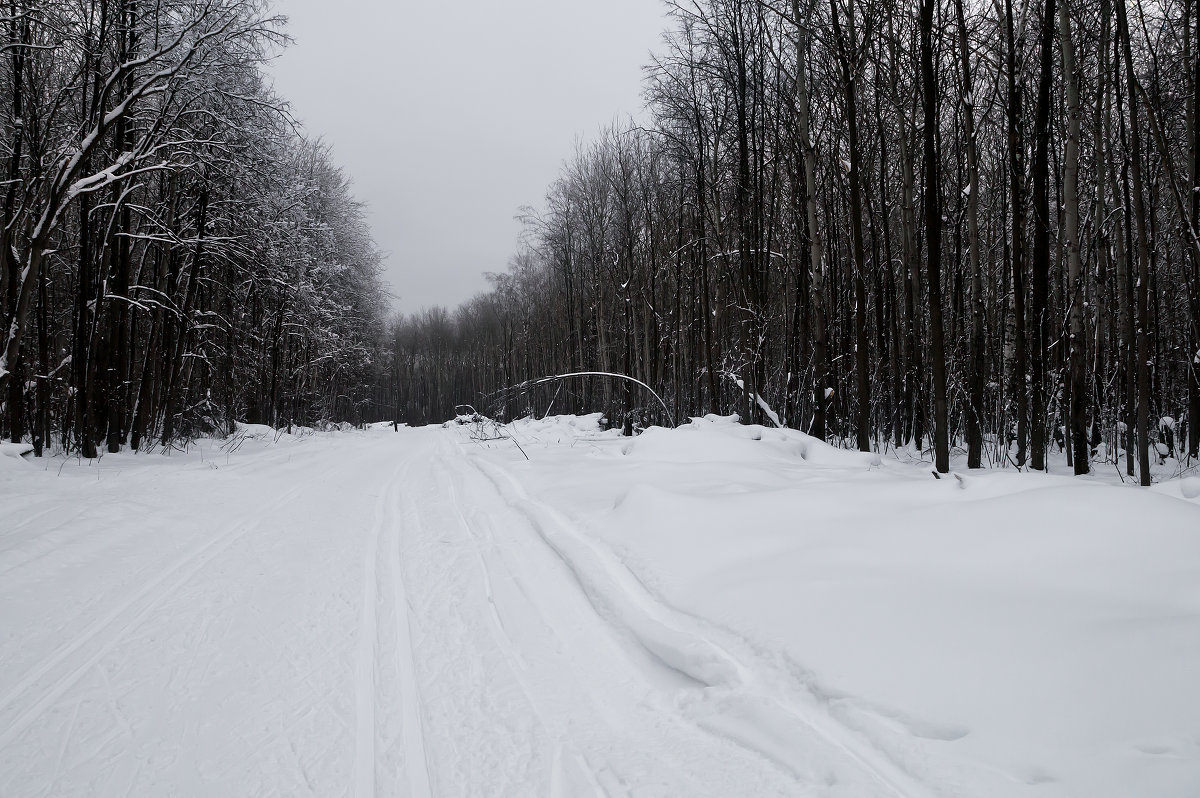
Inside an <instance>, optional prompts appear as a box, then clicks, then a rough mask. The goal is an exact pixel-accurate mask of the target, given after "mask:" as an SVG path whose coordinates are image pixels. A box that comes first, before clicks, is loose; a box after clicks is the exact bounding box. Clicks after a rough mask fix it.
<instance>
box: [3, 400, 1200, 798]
mask: <svg viewBox="0 0 1200 798" xmlns="http://www.w3.org/2000/svg"><path fill="white" fill-rule="evenodd" d="M600 419H601V416H600V415H599V414H593V415H590V416H580V417H574V416H562V417H551V418H546V419H528V420H523V421H520V422H517V423H515V424H509V425H504V426H502V427H500V426H497V429H498V430H499V431H500V432H501V433H502V434H501V435H490V434H489V435H487V436H483V435H477V434H473V429H472V428H473V426H474V425H473V424H463V425H458V424H450V425H447V426H446V427H443V426H441V425H438V426H434V427H428V428H420V429H409V428H404V427H402V428H401V429H400V430H399V431H398V432H397V431H394V430H393V429H392V427H391V425H390V424H380V425H371V426H370V427H369V428H368V429H367V430H365V431H348V430H343V431H338V432H327V433H326V432H314V431H311V430H307V431H304V432H303V434H295V435H287V434H286V433H281V432H279V431H276V430H273V429H271V428H269V427H266V428H260V427H257V426H251V425H239V427H238V429H237V431H236V434H235V436H233V437H232V438H230V439H229V440H225V441H220V440H202V441H199V442H198V443H197V444H196V445H194V446H192V447H189V448H188V449H187V450H186V451H172V452H170V453H169V456H163V455H162V454H152V455H134V454H120V455H106V456H105V457H103V458H101V459H100V460H99V461H94V462H90V463H89V462H88V461H80V460H75V459H66V460H64V459H61V458H58V459H47V460H30V459H24V458H9V457H0V507H2V508H3V511H2V514H0V795H6V796H7V795H20V796H39V795H47V796H48V795H53V796H71V795H101V796H104V795H126V794H133V795H168V794H186V795H222V796H224V795H247V796H249V795H263V794H285V795H304V794H312V795H322V796H324V795H347V794H353V795H404V796H426V795H455V796H457V795H479V796H508V795H529V796H638V797H639V798H640V797H641V796H731V795H753V796H772V795H777V796H796V795H814V796H834V797H836V796H846V797H850V796H853V797H854V798H859V797H860V796H865V797H867V798H870V797H871V796H945V797H946V798H949V797H950V796H967V795H969V796H981V797H982V798H990V797H991V796H1026V795H1028V796H1038V797H1039V798H1040V797H1041V796H1047V797H1052V798H1058V797H1060V796H1062V797H1064V798H1065V796H1080V795H1087V796H1095V797H1096V798H1105V797H1106V796H1112V798H1117V797H1118V796H1122V797H1123V796H1129V795H1147V796H1151V795H1152V796H1156V797H1158V796H1162V797H1164V798H1169V797H1171V796H1178V798H1184V796H1194V795H1196V794H1198V793H1200V726H1198V725H1197V721H1196V719H1197V718H1200V679H1197V678H1196V674H1197V673H1200V478H1197V477H1194V476H1189V477H1185V478H1183V479H1176V480H1167V481H1163V482H1161V483H1160V484H1157V485H1155V486H1154V487H1153V488H1152V489H1150V490H1143V489H1138V488H1134V487H1122V486H1119V485H1116V486H1114V485H1111V484H1105V483H1104V482H1103V481H1101V480H1098V479H1084V480H1079V479H1075V478H1071V477H1067V476H1046V475H1038V474H1018V473H1012V472H996V473H978V472H972V473H967V474H962V475H960V478H959V479H942V480H935V479H933V477H932V476H931V475H930V473H929V470H928V468H927V466H926V465H925V464H920V463H916V464H905V463H900V462H897V461H896V460H894V459H892V458H888V457H884V458H880V457H879V456H877V455H873V454H864V453H858V452H848V451H844V450H840V449H835V448H833V447H831V446H829V445H827V444H825V443H823V442H821V441H818V440H816V439H814V438H811V437H809V436H806V435H803V434H802V433H798V432H794V431H791V430H784V429H773V428H766V427H761V426H753V425H742V424H740V423H738V422H737V419H736V417H720V416H706V417H704V418H697V419H692V420H691V421H690V422H689V423H688V424H685V425H683V426H681V427H680V428H679V429H677V430H668V429H665V428H657V427H652V428H650V429H648V430H646V432H645V433H644V434H642V435H640V436H638V437H636V438H632V439H631V438H623V437H621V436H620V435H619V433H618V432H617V431H607V432H605V431H601V428H600ZM294 431H295V432H299V430H298V428H294ZM518 447H519V448H518ZM6 460H8V461H11V462H12V464H13V466H15V467H12V468H4V467H3V461H6Z"/></svg>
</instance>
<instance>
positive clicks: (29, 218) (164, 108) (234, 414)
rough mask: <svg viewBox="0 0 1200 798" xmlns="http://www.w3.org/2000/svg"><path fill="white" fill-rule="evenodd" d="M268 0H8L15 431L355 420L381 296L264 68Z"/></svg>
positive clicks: (165, 437) (145, 439) (4, 67)
mask: <svg viewBox="0 0 1200 798" xmlns="http://www.w3.org/2000/svg"><path fill="white" fill-rule="evenodd" d="M282 26H283V19H282V18H281V17H276V16H272V15H271V14H270V10H269V8H267V6H266V4H265V3H263V2H259V0H154V1H153V2H150V0H5V2H4V3H3V6H2V8H0V161H2V162H3V167H2V168H3V173H4V174H3V179H2V182H0V308H2V313H0V315H2V319H3V322H4V326H3V328H2V329H3V333H2V334H0V401H2V402H3V405H2V411H0V425H2V426H3V433H4V434H5V435H6V436H7V437H9V438H10V439H11V440H13V441H17V442H20V441H22V440H28V441H31V442H32V444H33V446H34V447H35V450H36V453H37V454H38V455H41V454H42V453H43V451H44V450H45V449H47V448H53V449H55V450H65V451H70V452H78V453H79V454H82V456H84V457H95V456H97V454H98V453H99V451H100V450H101V449H106V450H107V451H109V452H117V451H119V450H121V449H122V448H123V447H132V448H134V449H146V448H148V447H153V446H156V445H160V444H170V443H172V442H174V441H177V440H179V439H180V438H186V437H188V436H192V435H197V434H208V433H213V432H219V431H224V430H228V429H229V428H230V426H231V424H232V421H233V420H234V419H244V420H250V421H260V422H265V423H271V424H277V425H279V424H284V423H290V422H291V421H292V420H295V421H296V422H297V423H300V422H305V423H311V422H313V421H315V420H317V419H321V418H333V417H338V418H355V417H358V416H359V415H360V414H361V412H362V411H363V410H364V409H365V408H366V406H367V404H368V403H369V401H370V398H371V382H372V378H373V373H374V372H373V369H374V368H375V359H376V354H377V351H378V348H379V346H380V341H381V336H382V332H383V323H384V322H383V320H384V318H385V315H386V301H385V300H384V298H383V297H384V292H383V290H382V288H381V284H380V281H379V263H380V255H379V253H378V252H377V250H376V248H375V246H374V244H373V243H372V241H371V237H370V233H369V230H368V228H367V225H366V221H365V215H364V211H363V208H362V207H361V205H360V204H358V203H357V202H356V201H355V200H354V198H353V196H352V193H351V190H350V187H349V183H348V180H347V178H346V177H345V176H344V175H343V174H342V173H341V171H340V170H339V169H338V168H337V167H336V165H335V164H334V163H333V161H332V158H331V156H330V153H329V151H328V149H327V148H326V147H324V146H323V145H321V144H320V143H319V142H313V141H310V140H307V139H305V138H304V137H303V136H302V135H301V134H300V133H299V132H298V130H297V126H296V124H295V123H294V121H293V120H292V118H291V117H290V115H289V113H288V110H287V106H286V103H285V102H284V101H283V100H282V99H281V98H279V97H278V96H276V95H275V93H274V92H273V90H272V89H271V87H270V85H269V81H268V80H267V79H266V77H265V73H264V64H265V62H266V60H267V59H268V58H269V57H271V55H272V54H273V53H275V52H277V51H278V49H279V48H280V47H282V46H284V45H285V44H286V36H285V34H284V33H283V27H282Z"/></svg>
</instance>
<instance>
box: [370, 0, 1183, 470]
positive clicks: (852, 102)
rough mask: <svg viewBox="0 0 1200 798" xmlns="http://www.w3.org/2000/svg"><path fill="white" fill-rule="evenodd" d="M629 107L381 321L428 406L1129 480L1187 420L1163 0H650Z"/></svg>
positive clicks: (1173, 119)
mask: <svg viewBox="0 0 1200 798" xmlns="http://www.w3.org/2000/svg"><path fill="white" fill-rule="evenodd" d="M668 5H669V20H670V29H669V30H668V31H667V32H666V34H665V35H664V39H663V45H662V47H661V48H660V51H659V52H657V53H656V54H654V56H653V57H652V59H651V60H650V63H649V64H648V65H647V67H646V70H645V97H646V101H647V109H646V112H645V115H644V118H642V119H640V121H639V122H637V123H635V122H629V123H625V124H614V125H612V126H611V127H609V128H607V129H605V130H603V131H601V132H600V133H599V134H598V135H596V136H595V137H593V138H591V139H590V140H587V141H584V142H582V143H580V144H579V145H578V146H577V148H576V152H575V155H574V157H572V158H571V159H569V161H568V162H567V163H565V164H564V165H563V167H562V171H561V174H560V176H559V177H558V179H557V180H556V181H555V182H554V183H553V184H552V185H551V186H549V187H548V188H547V191H546V195H545V199H544V201H543V202H542V203H541V204H540V205H539V206H538V207H531V208H526V209H524V210H523V212H522V218H523V221H524V231H525V232H524V235H523V238H522V241H521V245H520V247H519V248H518V251H517V252H516V253H515V255H514V256H513V258H512V260H511V264H510V267H509V268H508V270H507V271H506V272H504V273H502V274H495V275H492V276H491V280H492V289H491V290H490V291H488V292H486V293H484V294H482V295H479V296H477V297H475V298H474V299H472V300H471V301H469V302H467V303H466V304H464V305H462V306H461V307H459V308H457V309H456V310H453V311H448V310H446V309H442V308H434V309H429V310H426V311H423V312H421V313H417V314H412V315H409V316H407V317H404V318H400V319H396V320H394V321H393V322H392V323H391V324H390V325H389V330H388V332H387V345H386V350H387V351H386V353H385V355H384V358H383V359H382V360H381V361H380V365H379V368H378V369H377V374H378V378H377V383H376V387H375V392H374V402H375V405H376V407H377V412H378V413H379V414H381V415H383V416H386V415H387V414H388V413H395V414H396V415H398V417H399V418H400V420H402V421H409V422H412V423H420V422H423V421H430V420H435V421H436V420H441V419H444V418H447V417H450V416H451V415H452V414H453V413H454V412H455V406H456V405H458V404H462V403H469V404H471V406H472V407H476V408H477V409H478V410H479V411H480V412H488V413H491V414H495V415H497V416H501V417H512V416H519V415H523V414H528V413H536V414H542V413H545V412H547V411H549V410H550V409H551V408H553V409H554V410H555V411H559V410H602V411H604V412H605V413H606V414H607V416H608V418H609V419H610V423H614V424H615V423H618V422H619V421H624V419H626V418H633V419H634V420H635V421H636V424H637V425H647V424H651V423H659V424H661V423H665V422H666V421H667V419H666V418H664V413H663V411H662V410H660V409H659V406H658V403H657V402H656V401H655V400H654V398H653V396H651V395H650V393H649V392H647V391H645V390H644V389H642V388H640V387H639V386H637V385H634V384H632V383H628V382H623V381H617V380H613V379H605V378H591V379H580V380H571V381H569V382H568V381H563V380H559V381H553V382H551V383H548V384H545V385H541V386H539V387H537V388H531V387H530V388H527V389H521V388H520V387H518V388H517V389H515V390H514V388H513V387H514V386H520V385H521V384H522V383H525V382H526V381H528V380H531V379H534V378H540V377H542V376H546V375H556V374H565V373H575V372H581V371H603V372H617V373H620V374H623V375H628V376H632V377H634V378H636V379H637V380H639V381H641V382H643V383H645V384H646V385H647V386H648V387H650V388H652V389H653V391H654V392H655V393H657V394H658V395H660V396H661V397H662V398H663V399H664V401H665V402H666V404H667V405H669V406H670V408H672V411H673V415H674V416H676V417H686V416H689V415H691V416H697V415H702V414H705V413H722V414H728V413H737V414H739V415H740V416H741V418H742V419H743V420H744V421H753V422H760V423H776V421H778V423H779V424H781V425H786V426H788V427H792V428H795V429H799V430H803V431H805V432H808V433H810V434H812V435H814V436H817V437H819V438H823V439H825V440H827V441H829V442H831V443H834V444H835V445H839V446H844V447H846V448H857V449H861V450H876V451H887V450H891V449H892V448H893V447H894V448H895V449H897V450H908V451H909V452H910V453H917V454H919V455H920V456H924V457H927V458H928V459H929V460H930V462H931V463H932V465H933V466H934V467H935V468H936V470H937V471H939V472H945V471H947V470H948V468H949V461H950V456H951V454H952V452H953V453H958V454H960V455H965V456H966V461H967V465H968V466H969V467H972V468H974V467H980V466H985V465H990V466H1008V467H1017V468H1029V469H1035V470H1042V469H1046V468H1048V465H1049V461H1050V459H1051V457H1052V456H1060V457H1061V458H1063V459H1062V460H1061V461H1060V462H1062V461H1065V463H1066V464H1067V465H1068V466H1069V467H1070V468H1071V469H1073V470H1074V472H1075V473H1077V474H1082V473H1087V472H1088V471H1089V470H1090V469H1092V468H1096V467H1099V466H1100V465H1102V464H1105V463H1108V464H1110V465H1109V466H1108V467H1109V468H1110V469H1111V468H1113V467H1116V468H1119V469H1120V470H1121V471H1123V472H1126V473H1128V474H1129V475H1130V476H1132V477H1134V478H1135V479H1139V480H1140V481H1141V482H1142V484H1149V480H1150V468H1151V465H1150V464H1151V460H1152V459H1157V458H1161V457H1164V456H1167V455H1171V456H1178V457H1180V458H1189V457H1190V458H1192V459H1194V458H1196V457H1197V454H1198V451H1197V450H1198V447H1200V378H1198V372H1200V239H1198V238H1197V223H1198V220H1200V162H1198V160H1197V150H1198V143H1200V127H1198V124H1197V123H1198V120H1197V117H1198V103H1200V96H1198V93H1197V88H1198V86H1200V51H1198V49H1197V48H1198V47H1200V13H1198V9H1197V8H1196V7H1195V4H1194V3H1193V2H1192V0H1182V2H1174V0H1166V1H1165V2H1144V3H1127V2H1125V0H1027V1H1026V0H995V2H992V3H982V2H971V0H922V2H920V4H919V5H914V6H913V7H912V8H911V9H908V8H907V7H905V6H903V4H895V3H882V2H877V1H876V0H829V1H828V2H824V0H791V2H790V3H788V2H786V0H778V1H777V2H767V0H674V1H673V2H671V3H669V4H668Z"/></svg>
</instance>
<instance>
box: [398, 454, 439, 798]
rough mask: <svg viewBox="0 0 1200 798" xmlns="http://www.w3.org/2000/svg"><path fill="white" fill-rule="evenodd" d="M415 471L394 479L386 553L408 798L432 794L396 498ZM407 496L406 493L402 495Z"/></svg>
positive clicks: (409, 466)
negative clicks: (388, 542) (401, 553)
mask: <svg viewBox="0 0 1200 798" xmlns="http://www.w3.org/2000/svg"><path fill="white" fill-rule="evenodd" d="M411 469H412V464H411V461H409V462H408V463H407V464H406V465H405V466H404V468H403V470H402V473H403V474H404V478H403V479H400V478H393V480H392V482H393V485H392V488H391V490H392V491H393V496H392V501H391V502H390V503H389V507H390V508H391V510H392V513H391V524H389V527H390V529H391V531H392V535H391V537H392V541H391V542H390V544H389V546H388V549H387V553H388V555H389V556H388V562H389V563H390V569H391V571H392V578H391V579H390V580H388V581H389V585H390V588H391V590H390V594H391V601H392V614H393V616H394V623H395V633H396V647H397V654H398V656H400V660H399V661H398V662H396V663H395V666H396V668H397V676H398V678H399V686H400V702H401V709H402V710H403V712H404V721H407V722H403V721H402V722H401V725H400V734H401V740H402V742H403V749H404V752H405V761H404V770H405V774H406V775H407V777H408V784H409V793H408V794H409V795H411V796H418V795H432V794H433V792H432V789H431V783H430V776H429V770H430V769H429V754H428V752H427V751H426V750H425V732H424V730H425V723H424V720H423V715H424V712H423V710H422V705H421V693H420V689H419V687H418V685H417V677H416V659H415V656H414V652H413V642H412V628H411V616H410V611H411V610H410V607H409V599H408V591H407V590H406V588H405V583H404V575H403V573H402V570H403V569H402V567H401V564H400V560H401V557H400V530H401V523H400V518H399V517H398V516H397V514H396V511H395V509H396V497H395V493H396V492H397V491H399V489H400V486H401V485H408V484H410V482H411V480H410V479H408V474H409V472H410V471H411ZM402 493H403V494H404V495H407V491H403V492H402Z"/></svg>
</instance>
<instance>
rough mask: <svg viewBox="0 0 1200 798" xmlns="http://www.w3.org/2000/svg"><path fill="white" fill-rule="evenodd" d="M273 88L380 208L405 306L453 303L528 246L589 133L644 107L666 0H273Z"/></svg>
mask: <svg viewBox="0 0 1200 798" xmlns="http://www.w3.org/2000/svg"><path fill="white" fill-rule="evenodd" d="M275 6H276V9H277V10H278V11H279V13H282V14H285V15H287V16H288V17H289V18H290V22H289V26H288V30H289V32H290V34H291V35H292V36H293V37H294V38H295V40H296V41H295V44H293V45H292V46H291V47H289V48H288V49H287V51H286V52H285V53H284V54H283V55H282V56H281V57H280V58H279V59H278V60H277V61H276V62H275V66H274V72H275V75H276V87H277V89H278V90H279V92H280V93H281V94H282V95H283V96H284V97H286V98H287V99H289V100H290V101H291V102H292V105H293V110H294V112H295V114H296V116H297V117H299V118H300V119H301V120H302V121H303V122H304V124H305V128H306V130H307V131H308V133H309V134H310V135H314V136H321V137H323V138H324V139H325V140H326V141H327V142H329V143H330V144H332V145H333V150H334V155H335V158H336V160H337V162H338V163H339V164H340V165H341V166H342V167H343V168H344V169H345V170H346V171H347V172H348V173H349V174H350V176H351V177H352V178H353V180H354V187H355V188H354V193H355V196H357V197H358V199H360V200H363V201H365V202H366V203H367V204H368V205H369V207H370V211H371V226H372V229H373V231H374V234H375V240H376V242H377V243H378V244H379V246H380V247H381V248H382V249H384V250H387V251H388V252H389V253H390V257H389V258H388V261H387V271H386V274H385V279H386V280H387V281H388V282H389V283H390V284H391V290H392V293H393V294H394V295H395V296H396V297H397V299H396V300H395V301H394V304H395V306H396V308H397V309H399V310H402V311H404V312H412V311H414V310H418V309H420V308H422V307H426V306H429V305H446V306H448V307H454V306H456V305H457V304H459V303H460V302H462V301H463V300H465V299H468V298H470V297H471V296H473V295H474V294H476V293H478V292H479V291H482V290H484V289H485V288H486V287H487V282H486V281H485V280H484V278H483V276H482V275H483V273H484V272H498V271H503V270H504V269H505V267H506V266H507V264H508V260H509V258H510V256H511V255H512V254H513V252H514V251H515V249H516V242H517V236H518V233H519V232H520V227H519V225H518V223H517V222H516V221H514V218H513V217H514V216H515V215H516V213H517V212H518V209H519V208H520V206H522V205H534V206H537V207H540V206H541V204H542V199H543V197H544V196H545V192H546V188H547V187H548V186H549V184H550V182H551V181H553V180H554V178H555V177H556V176H557V174H558V171H559V167H560V166H561V164H562V162H563V161H564V160H565V159H566V158H567V157H568V156H569V155H570V154H571V153H572V151H573V149H574V146H575V141H576V139H577V137H583V138H590V137H591V136H592V135H594V134H595V132H596V131H597V130H598V129H599V128H600V127H601V126H602V125H605V124H608V123H609V122H612V121H613V120H616V119H621V118H624V117H627V116H629V115H635V116H636V115H640V113H641V110H642V99H641V77H642V72H641V67H642V66H643V65H644V64H645V63H646V61H647V56H648V53H649V51H650V50H652V49H654V48H655V47H656V46H657V44H658V41H659V36H660V34H661V32H662V30H663V29H664V27H665V24H666V23H665V21H664V18H663V7H662V5H661V4H660V2H659V0H453V1H452V2H447V1H446V0H336V1H334V0H275Z"/></svg>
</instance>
